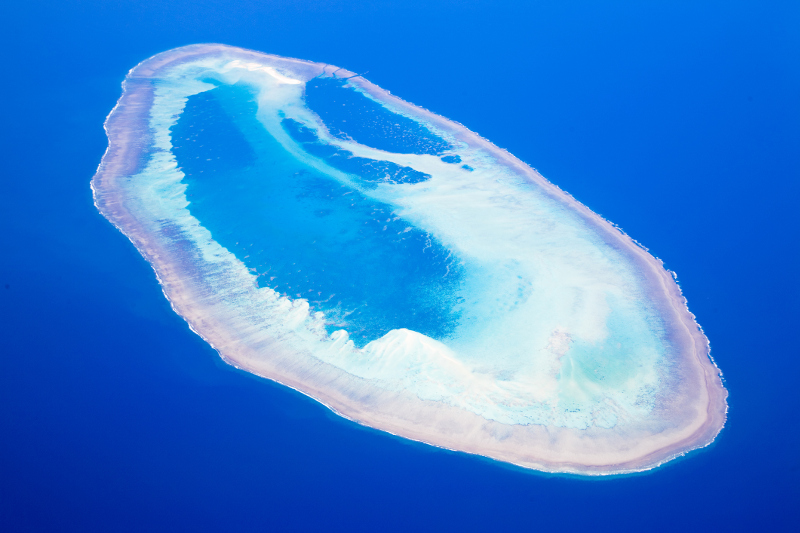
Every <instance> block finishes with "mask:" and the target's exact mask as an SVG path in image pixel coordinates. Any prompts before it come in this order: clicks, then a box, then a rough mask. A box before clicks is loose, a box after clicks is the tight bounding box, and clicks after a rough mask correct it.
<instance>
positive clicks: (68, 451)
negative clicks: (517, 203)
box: [0, 0, 800, 532]
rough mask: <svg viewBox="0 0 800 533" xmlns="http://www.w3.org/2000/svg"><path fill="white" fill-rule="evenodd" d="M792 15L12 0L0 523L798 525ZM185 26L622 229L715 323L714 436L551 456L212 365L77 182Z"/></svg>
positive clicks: (796, 36)
mask: <svg viewBox="0 0 800 533" xmlns="http://www.w3.org/2000/svg"><path fill="white" fill-rule="evenodd" d="M798 28H800V3H798V2H796V1H785V2H779V1H776V2H756V1H749V2H737V1H730V0H729V1H708V2H696V1H677V2H676V1H671V2H667V1H653V2H623V1H610V2H563V1H562V2H558V1H546V2H503V1H491V2H490V1H484V0H474V1H473V0H461V1H455V0H453V1H449V0H448V1H441V0H426V1H424V2H423V1H417V0H406V1H399V0H397V1H396V0H373V1H371V2H346V1H337V0H326V1H322V0H321V1H316V2H311V1H308V2H299V1H298V2H289V1H281V0H278V1H272V2H266V1H258V2H256V1H249V2H234V1H230V0H228V1H222V0H203V1H197V0H195V1H193V2H187V1H176V2H170V3H167V2H155V1H152V0H139V1H136V2H132V1H116V2H107V1H105V2H104V1H95V0H86V1H78V0H71V1H62V2H48V1H36V0H30V1H28V2H25V3H22V2H17V3H14V4H10V5H4V7H3V10H2V14H1V15H0V44H2V47H0V49H1V50H2V52H0V60H1V61H2V62H1V63H0V65H2V67H3V78H2V84H0V95H1V96H2V100H0V102H1V103H2V110H3V123H2V128H0V147H2V152H0V154H2V160H1V161H0V187H1V188H0V191H1V192H0V531H3V532H5V531H8V532H16V531H81V532H88V531H102V532H106V531H136V532H140V531H198V532H199V531H370V532H371V531H492V532H494V531H545V530H554V529H558V530H560V531H701V530H705V531H795V530H796V529H797V527H798V526H797V524H798V523H799V522H800V424H798V423H797V420H796V418H797V413H798V412H800V393H798V386H797V383H798V376H800V347H799V346H800V341H798V330H799V329H798V323H800V312H799V310H798V307H799V306H798V302H800V286H799V285H798V282H797V278H796V276H797V272H798V266H799V265H798V251H797V247H798V242H800V222H799V221H798V215H797V212H798V210H797V202H798V198H800V185H798V184H799V183H800V127H799V126H800V97H799V96H800V53H799V52H798V51H800V31H798ZM198 42H221V43H226V44H231V45H236V46H241V47H246V48H252V49H256V50H259V51H264V52H269V53H275V54H279V55H284V56H290V57H298V58H302V59H308V60H312V61H318V62H323V63H331V64H336V65H338V66H341V67H344V68H347V69H349V70H351V71H354V72H359V73H363V72H368V74H366V77H367V78H368V79H369V80H370V81H372V82H374V83H376V84H378V85H380V86H381V87H383V88H385V89H388V90H390V91H392V93H394V94H396V95H398V96H400V97H402V98H404V99H406V100H408V101H411V102H413V103H415V104H417V105H420V106H422V107H425V108H428V109H430V110H432V111H434V112H436V113H437V114H440V115H443V116H445V117H448V118H450V119H452V120H455V121H458V122H460V123H462V124H464V125H466V126H467V127H469V128H470V129H472V130H473V131H476V132H478V133H479V134H480V135H482V136H484V137H486V138H488V139H490V140H491V141H492V142H494V143H495V144H497V145H498V146H501V147H503V148H507V149H508V150H509V151H510V152H511V153H513V154H514V155H516V156H518V157H520V158H521V159H523V160H524V161H526V162H528V163H529V164H531V165H532V166H533V167H535V168H537V169H538V170H539V171H540V172H541V173H542V174H543V175H544V176H545V177H547V178H548V179H549V180H551V181H552V182H554V183H556V184H557V185H559V186H560V187H562V188H563V189H565V190H566V191H568V192H570V193H571V194H572V195H574V196H575V197H576V198H577V199H579V200H580V201H582V202H583V203H585V204H586V205H588V206H589V207H590V208H591V209H592V210H594V211H595V212H598V213H600V214H602V215H603V216H604V217H606V218H608V219H609V220H611V221H613V222H615V223H617V224H619V225H620V226H621V227H622V228H623V229H624V230H625V231H626V232H627V233H628V234H630V235H631V236H632V237H634V238H635V239H637V240H638V241H639V242H641V243H642V244H644V245H645V246H647V247H648V248H649V249H650V251H651V252H652V253H653V254H654V255H656V256H658V257H660V258H662V259H663V260H664V261H665V264H666V266H667V267H668V268H670V269H672V270H674V271H676V272H677V274H678V277H679V281H680V283H681V287H682V288H683V291H684V294H685V295H686V297H687V298H688V301H689V306H690V309H691V310H692V312H694V313H695V314H696V315H697V320H698V322H699V323H700V324H701V325H702V326H703V328H704V330H705V332H706V334H707V335H708V337H709V339H710V340H711V346H712V355H713V356H714V358H715V360H716V362H717V364H718V365H719V366H720V368H721V369H722V371H723V373H724V378H725V385H726V387H727V388H728V390H729V392H730V396H729V399H728V400H729V404H730V411H729V418H728V422H727V425H726V427H725V428H724V429H723V431H722V433H721V434H720V435H719V437H718V438H717V441H716V442H715V443H714V444H713V445H712V446H710V447H709V448H707V449H704V450H701V451H698V452H693V453H691V454H690V455H688V456H687V457H685V458H682V459H680V460H677V461H673V462H672V463H669V464H667V465H665V466H662V467H660V468H658V469H656V470H654V471H651V472H649V473H646V474H641V475H632V476H623V477H616V478H611V479H585V478H579V477H569V476H549V475H544V474H540V473H535V472H529V471H525V470H521V469H517V468H512V467H509V466H504V465H502V464H499V463H495V462H492V461H489V460H484V459H479V458H475V457H471V456H467V455H464V454H460V453H453V452H447V451H442V450H438V449H434V448H431V447H428V446H425V445H421V444H416V443H411V442H409V441H405V440H402V439H399V438H395V437H392V436H389V435H386V434H383V433H380V432H377V431H373V430H370V429H365V428H362V427H360V426H356V425H354V424H353V423H350V422H347V421H345V420H343V419H341V418H339V417H337V416H336V415H334V414H332V413H330V412H329V411H328V410H327V409H326V408H325V407H323V406H321V405H320V404H317V403H316V402H314V401H312V400H310V399H308V398H306V397H305V396H302V395H300V394H299V393H295V392H293V391H291V390H289V389H286V388H283V387H281V386H278V385H275V384H272V383H271V382H267V381H265V380H261V379H258V378H255V377H253V376H251V375H249V374H246V373H243V372H240V371H237V370H235V369H234V368H233V367H230V366H228V365H226V364H224V363H223V362H222V361H221V360H220V359H219V357H218V356H217V354H216V352H214V350H213V349H211V348H210V347H209V346H208V345H207V344H206V343H205V342H203V341H202V339H200V338H199V337H198V336H196V335H195V334H194V333H192V332H191V331H190V330H189V328H188V326H187V325H186V323H185V322H184V321H183V320H182V319H181V318H180V317H179V316H178V315H176V314H175V313H174V312H173V311H172V309H171V308H170V306H169V303H168V302H167V300H166V299H165V298H164V296H163V294H162V292H161V289H160V287H159V285H158V283H157V281H156V278H155V275H154V273H153V271H152V269H151V268H150V267H149V265H148V264H147V263H146V262H145V261H144V259H142V257H141V256H139V254H138V252H136V250H135V248H134V247H133V246H132V245H131V244H130V242H128V241H127V239H126V238H125V237H124V236H123V235H122V234H121V233H119V232H118V231H117V230H116V229H115V228H114V227H113V226H112V225H111V224H109V223H108V222H107V221H106V220H105V219H104V218H103V217H102V216H101V215H100V214H99V213H98V211H97V210H96V209H95V207H94V205H93V203H92V196H91V191H90V189H89V181H90V179H91V177H92V175H93V174H94V171H95V169H96V167H97V164H98V163H99V161H100V158H101V157H102V155H103V152H104V151H105V148H106V145H107V142H106V137H105V132H104V131H103V127H102V125H103V121H104V119H105V117H106V115H107V114H108V113H109V111H110V110H111V109H112V108H113V106H114V104H115V103H116V100H117V98H118V97H119V95H120V93H121V89H120V83H121V81H122V79H123V78H124V76H125V75H126V73H127V72H128V70H129V69H130V68H131V67H133V66H134V65H136V64H137V63H138V62H140V61H142V60H144V59H146V58H147V57H150V56H152V55H153V54H155V53H158V52H161V51H164V50H167V49H170V48H174V47H177V46H181V45H186V44H191V43H198ZM198 205H199V204H198Z"/></svg>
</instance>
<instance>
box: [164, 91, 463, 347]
mask: <svg viewBox="0 0 800 533" xmlns="http://www.w3.org/2000/svg"><path fill="white" fill-rule="evenodd" d="M256 109H257V104H256V101H255V96H254V94H252V93H251V92H250V90H249V89H248V88H247V87H246V86H239V85H235V86H222V87H217V88H216V89H212V90H210V91H206V92H203V93H200V94H196V95H194V96H191V97H189V98H188V101H187V103H186V107H185V109H184V111H183V113H182V114H181V116H180V118H179V119H178V122H177V124H176V125H175V127H173V128H172V130H171V138H172V143H173V153H174V154H175V157H176V159H177V162H178V166H179V167H180V168H181V169H182V170H183V172H184V174H185V178H184V180H183V182H184V183H185V184H186V185H187V189H186V196H187V198H188V200H189V202H190V204H189V211H190V212H191V214H192V215H193V216H194V217H195V218H197V219H198V220H199V221H200V223H201V224H202V225H203V226H204V227H205V228H207V229H208V230H209V231H210V232H211V235H212V237H213V238H214V240H216V241H217V242H219V243H220V244H221V245H222V246H224V247H225V248H226V249H228V250H229V251H231V252H233V253H234V254H235V255H236V257H237V258H238V259H240V260H241V261H242V262H243V263H244V264H245V265H246V266H247V268H249V269H251V271H252V272H253V273H254V274H256V275H258V284H259V286H261V287H269V288H271V289H273V290H276V291H278V292H279V293H281V294H282V295H288V296H289V297H291V298H292V299H296V298H304V299H306V300H308V302H309V304H310V305H311V307H312V310H313V311H322V312H324V313H325V315H326V317H328V321H327V324H326V326H327V329H328V332H329V333H332V332H333V331H335V330H337V329H346V330H347V331H348V333H349V334H350V338H351V339H352V340H353V341H354V342H355V343H356V345H357V346H364V345H365V344H366V343H367V342H369V341H372V340H376V339H378V338H380V337H382V336H383V335H385V334H386V333H388V332H389V331H391V330H392V329H398V328H409V329H412V330H414V331H419V332H421V333H424V334H425V335H428V336H430V337H433V338H436V339H440V340H441V339H444V338H445V337H447V335H448V334H449V333H450V332H451V331H452V330H453V328H454V327H455V325H456V319H457V316H458V315H457V312H455V310H454V307H455V305H456V304H457V296H456V294H455V290H456V289H457V288H458V284H459V278H460V275H459V272H460V268H459V265H458V264H457V261H456V260H455V259H454V258H452V257H451V255H450V253H449V252H448V250H447V249H445V248H444V247H443V246H442V245H441V244H440V243H439V242H438V241H437V240H436V239H435V238H434V237H432V236H431V235H429V234H428V233H425V232H423V231H420V230H418V229H416V228H414V227H413V226H410V225H409V224H408V223H406V222H404V221H402V220H400V219H399V217H397V216H396V215H395V214H394V213H393V212H392V208H391V206H389V205H386V204H382V203H380V202H376V201H374V200H370V199H369V198H367V197H365V196H364V195H363V194H362V193H360V192H359V190H358V189H356V188H353V187H348V186H344V185H342V184H341V183H339V182H338V181H336V180H335V179H334V178H333V177H331V176H328V175H327V174H324V173H322V172H320V171H318V170H316V169H315V168H314V167H312V166H310V165H308V164H304V163H302V162H300V161H298V160H297V159H296V158H295V157H294V156H292V155H291V154H290V153H289V152H287V151H286V150H285V149H284V148H283V147H282V146H281V145H280V144H279V143H278V141H277V140H275V139H274V138H273V137H272V136H271V135H270V134H269V133H268V132H267V130H266V129H265V128H264V127H263V126H262V124H261V123H260V122H259V121H258V119H256ZM287 120H289V119H284V122H286V121H287ZM290 124H291V123H290ZM294 127H295V128H298V127H300V128H302V126H294ZM294 131H295V136H297V135H298V132H299V133H303V134H305V135H306V136H307V138H309V139H310V138H311V137H308V136H310V135H311V133H310V131H309V130H307V129H300V130H298V129H295V130H294ZM309 145H314V146H323V145H322V144H320V143H319V142H318V140H313V141H312V142H311V143H308V142H307V143H304V146H305V147H308V146H309ZM324 146H326V147H329V148H331V150H332V151H333V152H343V151H342V150H338V149H335V148H333V147H332V146H330V145H324ZM306 150H307V151H309V152H310V153H312V154H314V153H315V152H314V151H312V150H308V148H306ZM348 154H349V152H348ZM350 155H351V156H352V154H350ZM321 158H322V159H324V160H326V161H329V162H330V160H331V159H333V158H339V159H340V161H339V162H334V163H333V165H334V166H335V167H337V168H342V169H345V168H347V169H351V170H354V172H358V173H360V174H362V175H363V174H364V171H363V170H362V168H361V167H362V166H363V165H364V163H363V162H362V161H354V160H363V161H369V160H365V159H363V158H354V157H347V156H345V155H342V154H340V153H326V154H323V155H322V156H321ZM373 163H376V164H377V163H385V164H388V165H394V164H393V163H389V162H388V161H384V162H378V161H374V162H373ZM367 164H369V163H367ZM394 166H395V167H398V165H394ZM370 168H371V169H373V170H370V174H371V173H372V172H373V171H374V168H373V167H370ZM398 168H399V167H398ZM409 170H410V171H411V172H416V173H417V174H420V173H419V172H417V171H414V170H413V169H409ZM399 172H400V171H398V173H399ZM407 174H408V173H406V175H407ZM357 175H358V174H357ZM398 181H399V180H398Z"/></svg>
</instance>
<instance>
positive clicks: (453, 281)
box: [92, 44, 727, 475]
mask: <svg viewBox="0 0 800 533" xmlns="http://www.w3.org/2000/svg"><path fill="white" fill-rule="evenodd" d="M123 89H124V90H123V95H122V97H121V98H120V100H119V102H118V104H117V106H116V107H115V108H114V110H113V111H112V112H111V114H110V115H109V117H108V119H107V121H106V131H107V134H108V138H109V148H108V150H107V152H106V154H105V155H104V157H103V160H102V162H101V164H100V166H99V168H98V171H97V174H96V175H95V176H94V178H93V180H92V188H93V191H94V195H95V203H96V205H97V207H98V209H99V210H100V212H101V213H103V215H104V216H105V217H106V218H108V219H109V220H110V221H111V222H112V223H113V224H115V225H116V226H117V227H118V228H119V229H120V230H121V231H122V232H123V233H124V234H125V235H127V236H128V238H130V240H131V241H132V242H133V244H134V245H135V246H136V247H137V249H138V250H139V251H140V252H141V253H142V255H143V256H144V257H145V258H146V259H147V261H148V262H149V263H150V264H151V265H152V266H153V268H154V270H155V272H156V274H157V276H158V279H159V282H160V283H161V286H162V288H163V291H164V294H165V295H166V297H167V298H168V299H169V301H170V302H171V303H172V306H173V308H174V309H175V311H176V312H177V313H178V314H179V315H181V316H182V317H183V318H184V319H185V320H186V321H187V322H188V324H189V325H190V327H191V328H192V329H193V330H194V331H195V332H196V333H197V334H199V335H200V336H201V337H203V338H204V339H205V340H206V341H207V342H209V343H210V344H211V345H212V346H213V347H214V348H215V349H216V350H217V351H218V352H219V353H220V355H221V356H222V357H223V358H224V360H225V361H227V362H228V363H230V364H231V365H234V366H236V367H238V368H241V369H244V370H246V371H248V372H252V373H254V374H257V375H259V376H262V377H265V378H268V379H271V380H274V381H277V382H279V383H282V384H284V385H286V386H289V387H292V388H294V389H296V390H298V391H300V392H302V393H304V394H306V395H308V396H310V397H312V398H314V399H316V400H317V401H319V402H321V403H323V404H325V405H327V406H328V407H330V408H331V409H332V410H334V411H335V412H337V413H338V414H340V415H342V416H344V417H346V418H349V419H351V420H354V421H356V422H358V423H360V424H364V425H367V426H370V427H373V428H377V429H380V430H383V431H386V432H390V433H393V434H395V435H399V436H402V437H405V438H409V439H413V440H417V441H421V442H425V443H428V444H432V445H434V446H439V447H443V448H447V449H452V450H458V451H463V452H467V453H472V454H478V455H482V456H486V457H490V458H493V459H497V460H500V461H505V462H509V463H513V464H516V465H519V466H522V467H526V468H533V469H537V470H542V471H547V472H563V473H577V474H586V475H602V474H618V473H628V472H637V471H642V470H647V469H650V468H653V467H655V466H658V465H660V464H662V463H664V462H666V461H668V460H670V459H672V458H675V457H677V456H680V455H682V454H685V453H686V452H688V451H691V450H693V449H697V448H700V447H703V446H706V445H707V444H709V443H710V442H712V441H713V440H714V438H715V437H716V435H717V434H718V433H719V431H720V430H721V428H722V427H723V425H724V423H725V418H726V412H727V404H726V397H727V392H726V390H725V388H724V387H723V384H722V381H721V378H720V372H719V370H718V368H717V367H716V365H715V364H714V362H713V361H712V360H711V358H710V354H709V343H708V340H707V338H706V337H705V335H704V334H703V332H702V330H701V329H700V328H699V326H698V325H697V323H696V322H695V317H694V316H693V315H692V314H691V313H690V312H689V310H688V308H687V306H686V301H685V299H684V298H683V296H682V294H681V291H680V288H679V287H678V285H677V283H676V282H675V279H674V278H673V275H672V274H671V273H670V272H668V271H667V270H666V269H665V268H664V267H663V265H662V263H661V262H660V261H659V260H658V259H656V258H654V257H653V256H652V255H650V254H649V253H648V252H647V250H646V249H644V248H643V247H641V246H639V245H638V244H637V243H636V242H635V241H633V240H632V239H631V238H630V237H628V236H627V235H626V234H624V233H623V232H621V231H620V230H619V229H617V228H616V227H614V226H613V225H612V224H611V223H609V222H608V221H606V220H604V219H603V218H601V217H600V216H598V215H596V214H595V213H593V212H591V211H590V210H589V209H588V208H586V207H585V206H584V205H582V204H581V203H579V202H578V201H576V200H575V199H574V198H572V197H571V196H570V195H569V194H567V193H565V192H564V191H562V190H561V189H559V188H558V187H556V186H555V185H553V184H551V183H550V182H548V181H547V180H545V179H544V178H543V177H542V176H541V175H540V174H539V173H537V172H536V171H535V170H534V169H532V168H530V167H529V166H527V165H526V164H524V163H522V162H521V161H520V160H518V159H516V158H515V157H513V156H512V155H511V154H509V153H507V152H505V151H503V150H501V149H499V148H497V147H496V146H494V145H492V144H491V143H490V142H488V141H487V140H485V139H482V138H481V137H479V136H478V135H476V134H475V133H473V132H471V131H469V130H468V129H466V128H465V127H463V126H461V125H459V124H456V123H454V122H452V121H449V120H447V119H445V118H443V117H440V116H437V115H435V114H433V113H431V112H429V111H426V110H424V109H420V108H418V107H416V106H414V105H412V104H410V103H408V102H405V101H403V100H401V99H399V98H397V97H395V96H392V95H391V94H389V93H388V92H387V91H385V90H383V89H381V88H379V87H377V86H375V85H373V84H371V83H370V82H368V81H366V80H365V79H364V78H363V77H361V76H357V75H356V74H355V73H353V72H349V71H346V70H343V69H341V68H337V67H333V66H330V65H324V64H319V63H312V62H307V61H301V60H296V59H288V58H283V57H278V56H273V55H268V54H262V53H259V52H254V51H249V50H243V49H240V48H234V47H230V46H224V45H217V44H208V45H194V46H187V47H183V48H178V49H175V50H171V51H168V52H164V53H162V54H158V55H156V56H154V57H152V58H150V59H148V60H146V61H144V62H143V63H141V64H139V65H137V66H136V67H135V68H133V69H132V70H131V71H130V73H129V74H128V76H127V77H126V79H125V82H124V85H123Z"/></svg>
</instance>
